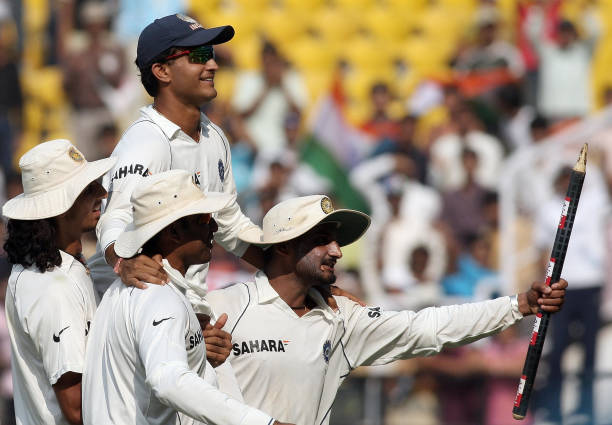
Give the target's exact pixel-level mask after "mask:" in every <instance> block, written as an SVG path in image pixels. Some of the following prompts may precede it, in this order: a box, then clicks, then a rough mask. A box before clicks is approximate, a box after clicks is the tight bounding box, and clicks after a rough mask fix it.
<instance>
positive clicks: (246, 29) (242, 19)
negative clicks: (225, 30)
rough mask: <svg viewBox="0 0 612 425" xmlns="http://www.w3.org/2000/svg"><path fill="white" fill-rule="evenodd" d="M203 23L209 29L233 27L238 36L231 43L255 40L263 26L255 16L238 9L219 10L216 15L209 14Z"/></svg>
mask: <svg viewBox="0 0 612 425" xmlns="http://www.w3.org/2000/svg"><path fill="white" fill-rule="evenodd" d="M201 22H202V24H204V25H206V26H208V27H216V26H220V25H232V26H233V27H234V30H235V31H236V34H235V35H234V38H233V39H232V41H231V42H230V43H233V42H241V41H243V40H246V39H250V38H253V37H254V35H255V34H257V29H258V27H259V26H260V24H261V23H260V21H259V19H257V17H256V16H254V15H253V14H251V13H248V12H245V11H241V10H238V9H232V10H219V11H216V12H215V13H208V14H206V15H205V18H203V19H202V20H201Z"/></svg>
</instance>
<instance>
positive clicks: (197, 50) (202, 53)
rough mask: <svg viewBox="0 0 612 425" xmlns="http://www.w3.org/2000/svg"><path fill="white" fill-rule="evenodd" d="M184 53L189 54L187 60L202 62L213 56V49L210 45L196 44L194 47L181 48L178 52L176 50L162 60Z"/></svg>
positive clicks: (183, 54)
mask: <svg viewBox="0 0 612 425" xmlns="http://www.w3.org/2000/svg"><path fill="white" fill-rule="evenodd" d="M185 55H189V62H191V63H200V64H204V63H206V62H208V61H209V60H211V59H214V58H215V50H214V49H213V47H212V46H198V47H194V48H193V49H187V50H181V51H180V52H176V53H174V54H173V55H170V56H167V57H165V58H164V61H169V60H170V59H176V58H179V57H181V56H185Z"/></svg>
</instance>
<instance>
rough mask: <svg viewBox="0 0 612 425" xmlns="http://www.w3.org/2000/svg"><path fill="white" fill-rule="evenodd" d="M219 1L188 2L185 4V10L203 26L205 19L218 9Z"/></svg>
mask: <svg viewBox="0 0 612 425" xmlns="http://www.w3.org/2000/svg"><path fill="white" fill-rule="evenodd" d="M220 3H221V1H220V0H208V1H202V0H189V1H188V3H187V10H188V11H189V15H190V16H192V17H194V18H195V19H196V20H197V21H198V22H200V23H201V24H204V23H205V22H206V17H207V16H208V15H209V14H210V13H213V12H215V11H217V10H219V8H220Z"/></svg>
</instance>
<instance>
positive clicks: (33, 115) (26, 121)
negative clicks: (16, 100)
mask: <svg viewBox="0 0 612 425" xmlns="http://www.w3.org/2000/svg"><path fill="white" fill-rule="evenodd" d="M43 120H44V113H43V107H42V105H41V103H40V102H37V101H34V100H29V101H27V102H25V103H24V105H23V126H24V129H25V132H26V133H31V134H39V133H40V132H41V131H42V128H43V125H42V124H43Z"/></svg>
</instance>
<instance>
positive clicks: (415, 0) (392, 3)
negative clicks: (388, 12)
mask: <svg viewBox="0 0 612 425" xmlns="http://www.w3.org/2000/svg"><path fill="white" fill-rule="evenodd" d="M386 3H387V6H388V7H389V8H391V9H393V10H395V11H396V12H398V13H399V14H402V15H403V14H406V13H412V14H420V13H421V11H422V10H424V9H426V8H427V7H428V6H429V4H430V3H431V0H410V1H407V0H387V2H386Z"/></svg>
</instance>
